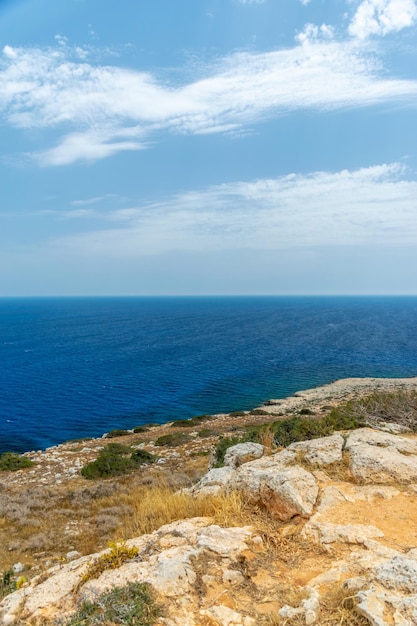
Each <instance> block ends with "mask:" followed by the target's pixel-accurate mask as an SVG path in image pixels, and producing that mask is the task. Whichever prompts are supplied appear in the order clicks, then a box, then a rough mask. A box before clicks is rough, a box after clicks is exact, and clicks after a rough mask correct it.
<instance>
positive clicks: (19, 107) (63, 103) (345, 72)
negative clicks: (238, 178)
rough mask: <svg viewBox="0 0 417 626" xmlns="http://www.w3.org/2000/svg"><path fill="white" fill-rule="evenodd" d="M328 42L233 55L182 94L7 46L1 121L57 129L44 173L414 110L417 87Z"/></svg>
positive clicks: (324, 33)
mask: <svg viewBox="0 0 417 626" xmlns="http://www.w3.org/2000/svg"><path fill="white" fill-rule="evenodd" d="M374 1H375V2H376V0H374ZM393 1H394V0H393ZM397 1H400V0H397ZM403 1H406V0H403ZM332 36H333V32H332V29H331V28H330V27H329V26H326V25H322V26H321V27H320V28H316V27H314V26H311V25H308V27H307V28H306V29H305V30H304V31H303V33H301V34H300V35H299V36H298V45H296V46H295V47H293V48H290V49H282V50H277V51H272V52H268V53H258V54H256V53H249V52H246V53H239V54H233V55H231V56H228V57H225V58H223V59H221V60H219V61H218V62H217V63H216V64H215V65H213V64H212V65H210V66H207V67H205V68H202V69H200V77H199V78H198V79H197V80H195V81H194V82H189V83H183V84H179V83H176V84H168V83H167V82H164V81H161V80H159V79H158V77H157V76H156V75H153V74H150V73H145V72H138V71H133V70H129V69H125V68H123V67H118V66H116V65H112V66H110V65H100V64H98V63H97V64H93V63H92V62H86V61H85V59H83V58H82V55H81V57H80V54H79V52H77V49H74V50H73V49H71V48H69V47H68V46H65V45H62V44H61V43H60V44H59V45H58V46H57V47H55V48H48V49H40V48H35V49H34V48H31V49H27V48H12V47H11V46H6V47H5V48H4V49H3V55H2V57H1V58H0V114H1V115H2V117H3V118H4V119H5V120H6V122H7V123H9V124H11V125H13V126H15V127H20V128H33V127H37V128H43V129H50V128H57V129H58V131H60V132H61V133H63V134H62V135H61V137H60V139H59V142H58V144H57V145H55V146H54V147H52V148H48V149H47V150H46V151H44V152H43V153H42V154H38V155H36V156H37V158H38V159H39V161H40V163H41V164H43V165H67V164H70V163H73V162H76V161H78V160H90V161H94V160H98V159H103V158H106V157H109V156H111V155H113V154H116V153H117V152H120V151H126V150H139V149H143V148H146V147H148V145H149V142H150V141H151V140H152V138H153V137H154V136H156V133H160V132H161V131H164V132H171V133H185V134H202V133H220V132H226V131H238V130H240V129H242V128H245V126H247V125H253V124H255V123H261V122H262V121H263V120H265V119H268V118H271V117H274V116H280V115H285V114H288V113H289V112H290V111H293V110H297V109H302V108H314V109H318V110H329V109H336V108H351V107H363V106H369V105H373V104H376V103H382V102H387V101H393V100H403V101H408V102H410V103H412V104H413V106H414V105H415V96H416V94H417V81H412V80H404V79H401V80H399V79H395V78H389V77H387V76H386V72H385V71H384V68H382V67H380V66H379V62H378V59H377V58H376V57H375V56H372V55H371V53H369V52H368V51H367V49H366V47H364V45H363V44H361V43H360V42H359V41H358V40H355V39H353V40H350V41H348V42H346V41H344V42H343V41H337V40H335V39H332ZM68 128H69V129H70V130H69V131H68Z"/></svg>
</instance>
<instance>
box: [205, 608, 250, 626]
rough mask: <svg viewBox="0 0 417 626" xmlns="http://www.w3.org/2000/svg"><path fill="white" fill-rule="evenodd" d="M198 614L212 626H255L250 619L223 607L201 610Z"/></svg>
mask: <svg viewBox="0 0 417 626" xmlns="http://www.w3.org/2000/svg"><path fill="white" fill-rule="evenodd" d="M200 614H201V616H202V617H208V618H210V619H211V622H212V624H213V626H255V620H254V619H252V618H251V617H243V616H242V615H241V614H240V613H238V612H237V611H233V610H232V609H229V607H227V606H223V605H217V606H212V607H211V608H210V609H205V610H204V609H203V610H202V611H200Z"/></svg>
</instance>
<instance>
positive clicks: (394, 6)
mask: <svg viewBox="0 0 417 626" xmlns="http://www.w3.org/2000/svg"><path fill="white" fill-rule="evenodd" d="M416 20H417V6H416V2H415V0H363V2H361V4H360V5H359V7H358V9H357V11H356V13H355V15H354V17H353V19H352V21H351V23H350V26H349V33H350V34H351V35H353V36H354V37H358V38H359V39H366V38H367V37H369V36H370V35H387V34H388V33H390V32H396V31H399V30H402V29H403V28H406V27H407V26H412V25H413V24H415V23H416Z"/></svg>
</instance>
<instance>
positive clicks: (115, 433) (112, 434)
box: [105, 428, 130, 439]
mask: <svg viewBox="0 0 417 626" xmlns="http://www.w3.org/2000/svg"><path fill="white" fill-rule="evenodd" d="M125 435H130V432H129V431H128V430H125V429H124V428H115V429H114V430H111V431H110V432H108V433H107V435H106V436H105V439H113V437H124V436H125Z"/></svg>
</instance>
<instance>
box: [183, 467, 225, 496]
mask: <svg viewBox="0 0 417 626" xmlns="http://www.w3.org/2000/svg"><path fill="white" fill-rule="evenodd" d="M233 475H234V469H233V468H232V467H217V468H215V469H212V470H210V471H209V472H207V474H205V476H203V478H202V479H201V480H200V481H199V482H198V483H197V484H196V485H194V487H192V488H191V489H190V490H189V491H190V492H191V493H193V494H194V495H196V496H200V495H201V496H203V495H217V494H218V493H220V492H221V491H224V490H225V489H226V488H227V486H228V485H229V482H230V480H231V478H232V476H233Z"/></svg>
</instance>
